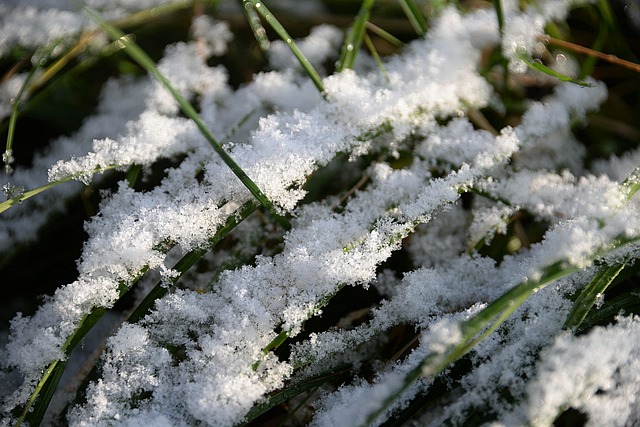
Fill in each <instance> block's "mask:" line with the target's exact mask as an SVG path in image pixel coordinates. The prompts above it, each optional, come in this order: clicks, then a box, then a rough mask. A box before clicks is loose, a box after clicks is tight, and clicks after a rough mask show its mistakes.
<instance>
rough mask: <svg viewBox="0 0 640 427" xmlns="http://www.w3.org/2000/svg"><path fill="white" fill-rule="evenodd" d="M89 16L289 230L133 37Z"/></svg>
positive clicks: (265, 198)
mask: <svg viewBox="0 0 640 427" xmlns="http://www.w3.org/2000/svg"><path fill="white" fill-rule="evenodd" d="M85 10H86V11H87V13H88V14H89V16H91V18H92V19H94V20H95V21H96V23H98V25H100V27H101V28H102V29H103V30H104V31H105V32H106V33H107V34H108V35H109V37H111V38H112V39H113V40H114V41H115V40H120V41H121V43H122V44H123V50H124V51H125V52H126V53H127V54H128V55H129V56H130V57H131V58H132V59H133V60H134V61H136V62H137V63H138V64H140V66H142V67H143V68H144V69H145V70H147V72H149V73H150V74H151V75H152V76H153V77H155V78H156V79H157V80H158V81H159V82H160V83H161V84H162V85H163V86H164V87H165V89H167V90H168V91H169V93H171V95H172V96H173V98H174V99H175V100H176V102H177V103H178V105H179V106H180V108H181V109H182V111H183V112H184V113H185V115H186V116H187V117H189V118H190V119H191V120H193V122H194V123H195V124H196V126H197V127H198V129H199V130H200V133H202V135H203V136H204V137H205V138H206V140H207V141H208V142H209V144H211V146H212V147H213V149H214V151H215V152H216V153H217V154H218V155H219V156H220V158H222V160H223V161H224V162H225V164H226V165H227V166H228V167H229V169H231V171H232V172H233V173H234V174H235V175H236V176H237V177H238V179H240V181H242V183H243V184H244V186H245V187H246V188H247V189H248V190H249V191H250V192H251V194H253V196H254V197H255V198H256V199H257V200H258V201H259V202H260V204H261V205H262V206H264V207H265V208H266V209H267V211H269V213H271V214H272V215H273V216H274V218H276V219H277V220H278V222H279V223H280V224H281V225H282V226H283V227H284V228H285V229H287V230H288V229H290V228H291V225H290V224H289V221H288V220H287V219H286V218H284V217H282V216H280V215H279V214H278V213H277V212H276V210H275V207H274V205H273V203H272V202H271V200H269V198H268V197H267V196H266V195H265V194H264V193H263V192H262V190H260V188H258V186H257V185H256V184H255V183H254V182H253V180H252V179H251V178H249V176H248V175H247V174H246V172H245V171H244V170H243V169H242V168H241V167H240V165H238V164H237V163H236V161H235V160H234V159H233V158H232V157H231V156H230V155H229V154H228V153H227V152H226V151H225V150H224V148H222V145H221V144H220V142H218V140H217V139H216V138H215V137H214V136H213V134H212V133H211V131H210V130H209V128H207V126H206V125H205V123H204V122H203V121H202V119H201V118H200V116H199V115H198V113H197V112H196V110H195V108H193V106H192V105H191V104H190V103H189V102H188V101H187V100H186V99H185V98H184V97H183V96H182V95H181V94H180V93H179V92H178V91H177V90H176V89H175V88H174V87H173V85H172V84H171V82H170V81H169V79H167V78H166V77H165V76H164V75H163V74H162V73H161V72H160V70H158V68H157V67H156V65H155V64H154V62H153V61H152V60H151V58H149V56H148V55H147V54H146V53H145V52H144V51H143V50H142V49H140V47H139V46H138V45H137V44H135V43H134V42H133V40H132V38H131V37H129V36H127V35H125V34H124V33H123V32H122V31H120V30H119V29H117V28H115V27H114V26H112V25H110V24H109V23H107V22H106V21H105V20H104V19H102V17H101V16H100V15H99V14H98V13H97V12H96V11H94V10H93V9H90V8H85Z"/></svg>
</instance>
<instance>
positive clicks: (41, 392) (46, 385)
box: [15, 268, 146, 427]
mask: <svg viewBox="0 0 640 427" xmlns="http://www.w3.org/2000/svg"><path fill="white" fill-rule="evenodd" d="M145 272H146V268H145V269H143V270H142V271H141V272H140V274H139V275H138V276H137V277H136V278H135V279H134V280H132V281H131V283H129V284H124V283H121V284H120V289H119V295H120V297H122V295H124V294H125V293H126V292H127V291H128V290H129V289H131V287H132V286H133V285H134V284H135V283H136V282H137V281H138V280H139V279H140V277H142V275H143V274H144V273H145ZM106 312H107V309H106V308H104V307H94V308H92V309H91V311H90V312H89V313H87V314H85V315H84V316H83V317H82V319H81V320H80V323H79V326H78V327H77V328H76V330H75V331H74V332H73V333H72V334H71V335H70V336H69V337H68V338H67V340H66V341H65V343H64V344H63V345H62V348H61V350H62V352H63V354H64V355H65V359H59V360H55V361H53V362H51V364H50V365H49V366H48V367H47V369H46V370H45V371H44V373H43V375H42V378H40V381H39V382H38V384H37V386H36V388H35V390H34V391H33V392H32V393H31V396H30V397H29V400H28V401H27V403H26V405H25V407H24V408H23V410H22V413H21V415H20V417H19V418H18V421H17V422H16V424H15V427H18V426H20V425H21V424H22V422H23V421H26V422H28V423H29V425H30V426H38V425H40V423H41V422H42V417H44V414H45V413H46V411H47V408H48V406H49V403H50V401H51V398H52V397H53V394H54V392H55V390H56V388H57V386H58V383H59V381H60V378H61V377H62V374H63V372H64V370H65V367H66V365H67V362H66V358H68V357H69V356H70V355H71V352H72V351H73V349H74V348H75V346H76V345H77V344H78V343H79V342H80V341H81V340H82V339H83V338H84V337H85V335H86V334H87V333H88V332H89V331H90V330H91V328H92V327H93V326H94V325H95V324H96V323H97V322H98V320H100V319H101V318H102V316H103V315H104V314H105V313H106Z"/></svg>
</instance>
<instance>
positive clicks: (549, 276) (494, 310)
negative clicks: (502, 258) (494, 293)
mask: <svg viewBox="0 0 640 427" xmlns="http://www.w3.org/2000/svg"><path fill="white" fill-rule="evenodd" d="M578 270H579V268H578V267H575V266H569V267H565V268H563V267H562V263H561V262H557V263H555V264H553V265H551V266H549V267H547V268H545V269H544V272H543V274H542V277H541V278H540V279H539V280H531V281H529V280H527V281H524V282H521V283H520V284H518V285H516V286H515V287H514V288H512V289H511V290H509V291H507V292H506V293H504V294H503V295H502V296H501V297H499V298H498V299H496V300H495V301H493V302H492V303H491V304H489V305H488V306H487V307H485V308H484V309H483V310H482V311H481V312H480V313H478V314H476V315H475V316H473V317H472V318H471V319H469V320H467V321H466V322H463V323H462V324H461V326H460V328H461V330H462V339H461V340H460V342H459V343H458V344H457V345H455V346H452V347H451V348H450V350H449V351H448V352H445V353H444V354H430V355H429V356H427V357H425V359H423V361H422V363H420V364H419V365H418V366H417V367H416V368H414V369H413V370H411V371H410V372H409V373H408V374H407V375H406V376H405V378H404V382H403V384H402V386H401V387H400V388H398V389H397V390H396V391H394V393H393V394H391V395H390V396H389V397H388V398H387V399H385V401H384V402H383V403H382V405H381V406H380V407H379V408H378V409H377V410H375V411H374V412H372V413H371V414H370V415H369V416H368V417H367V424H370V423H372V422H373V421H374V420H375V419H376V418H378V416H380V414H382V413H383V412H384V411H385V410H387V409H388V408H389V407H390V406H391V405H392V404H393V402H394V401H395V400H396V399H397V398H398V397H400V395H402V394H403V393H404V392H405V391H406V390H407V389H408V388H409V387H410V386H411V385H412V384H413V383H414V382H415V381H417V380H418V379H420V378H433V377H434V376H435V375H437V374H439V373H441V372H442V371H443V370H445V369H446V368H447V367H448V366H449V365H451V364H452V363H453V362H455V361H456V360H458V359H459V358H461V357H462V356H464V355H465V354H466V353H468V352H469V351H470V350H471V349H472V348H473V347H474V346H475V345H476V344H478V343H479V342H480V341H482V340H483V339H484V338H486V337H487V336H488V335H489V334H490V333H491V332H493V331H494V330H495V329H497V328H498V327H499V326H500V325H501V324H502V323H503V322H504V321H505V320H506V319H507V318H508V317H509V315H511V314H512V313H513V312H514V311H515V310H516V309H517V308H518V307H519V306H520V305H521V304H522V303H523V302H524V301H526V300H527V298H529V297H530V296H531V295H532V294H533V293H535V292H537V291H538V290H540V289H542V288H543V287H545V286H546V285H548V284H549V283H552V282H553V281H555V280H557V279H559V278H562V277H564V276H567V275H569V274H571V273H574V272H576V271H578ZM494 319H495V320H494ZM480 332H482V334H480V335H479V336H478V334H479V333H480Z"/></svg>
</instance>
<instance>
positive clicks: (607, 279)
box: [564, 264, 625, 333]
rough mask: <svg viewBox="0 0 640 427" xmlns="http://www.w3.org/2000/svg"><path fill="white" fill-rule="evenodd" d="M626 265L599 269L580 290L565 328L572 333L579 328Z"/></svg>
mask: <svg viewBox="0 0 640 427" xmlns="http://www.w3.org/2000/svg"><path fill="white" fill-rule="evenodd" d="M624 266H625V265H624V264H615V265H611V266H605V267H603V268H601V269H600V271H598V273H597V274H596V276H595V277H594V278H593V280H591V282H590V283H589V284H588V285H587V286H585V287H584V288H583V289H582V290H580V292H579V294H578V298H577V299H576V302H575V303H574V304H573V308H572V309H571V312H570V313H569V316H568V317H567V320H566V321H565V324H564V329H566V330H568V331H571V332H572V333H575V332H576V331H577V330H578V327H579V326H580V325H581V324H582V322H583V321H584V318H585V317H587V314H588V313H589V311H590V310H591V308H592V307H593V306H594V305H595V303H596V301H597V300H598V297H599V296H600V295H602V294H603V293H604V291H605V290H606V289H607V288H608V287H609V285H610V284H611V282H613V279H615V278H616V277H617V276H618V274H619V273H620V272H621V271H622V269H623V268H624Z"/></svg>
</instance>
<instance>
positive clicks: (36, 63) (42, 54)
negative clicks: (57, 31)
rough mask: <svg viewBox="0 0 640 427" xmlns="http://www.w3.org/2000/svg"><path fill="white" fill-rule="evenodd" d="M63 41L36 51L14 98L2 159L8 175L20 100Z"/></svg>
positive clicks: (11, 160)
mask: <svg viewBox="0 0 640 427" xmlns="http://www.w3.org/2000/svg"><path fill="white" fill-rule="evenodd" d="M61 42H62V41H61V40H57V41H55V42H54V43H51V45H49V46H47V47H46V48H43V49H38V50H36V53H34V55H33V57H32V58H31V63H32V65H33V67H32V68H31V70H30V71H29V74H28V75H27V78H26V79H25V81H24V83H23V84H22V86H20V90H19V91H18V94H17V95H16V97H15V98H14V99H12V104H13V105H12V106H11V115H10V116H9V129H8V132H7V144H6V146H5V151H4V154H3V155H2V160H3V161H4V163H5V173H6V174H7V175H11V173H12V171H13V169H12V167H11V163H13V138H14V136H15V130H16V122H17V121H18V113H19V110H18V108H19V106H20V100H21V99H22V97H23V96H24V93H25V92H26V91H27V87H29V86H30V85H31V83H32V81H33V79H34V77H35V76H36V72H37V71H38V70H39V69H40V68H42V67H43V66H44V65H45V64H46V63H47V61H48V60H49V59H50V57H51V55H52V54H53V52H54V51H55V49H56V48H57V47H58V46H59V45H60V43H61Z"/></svg>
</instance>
